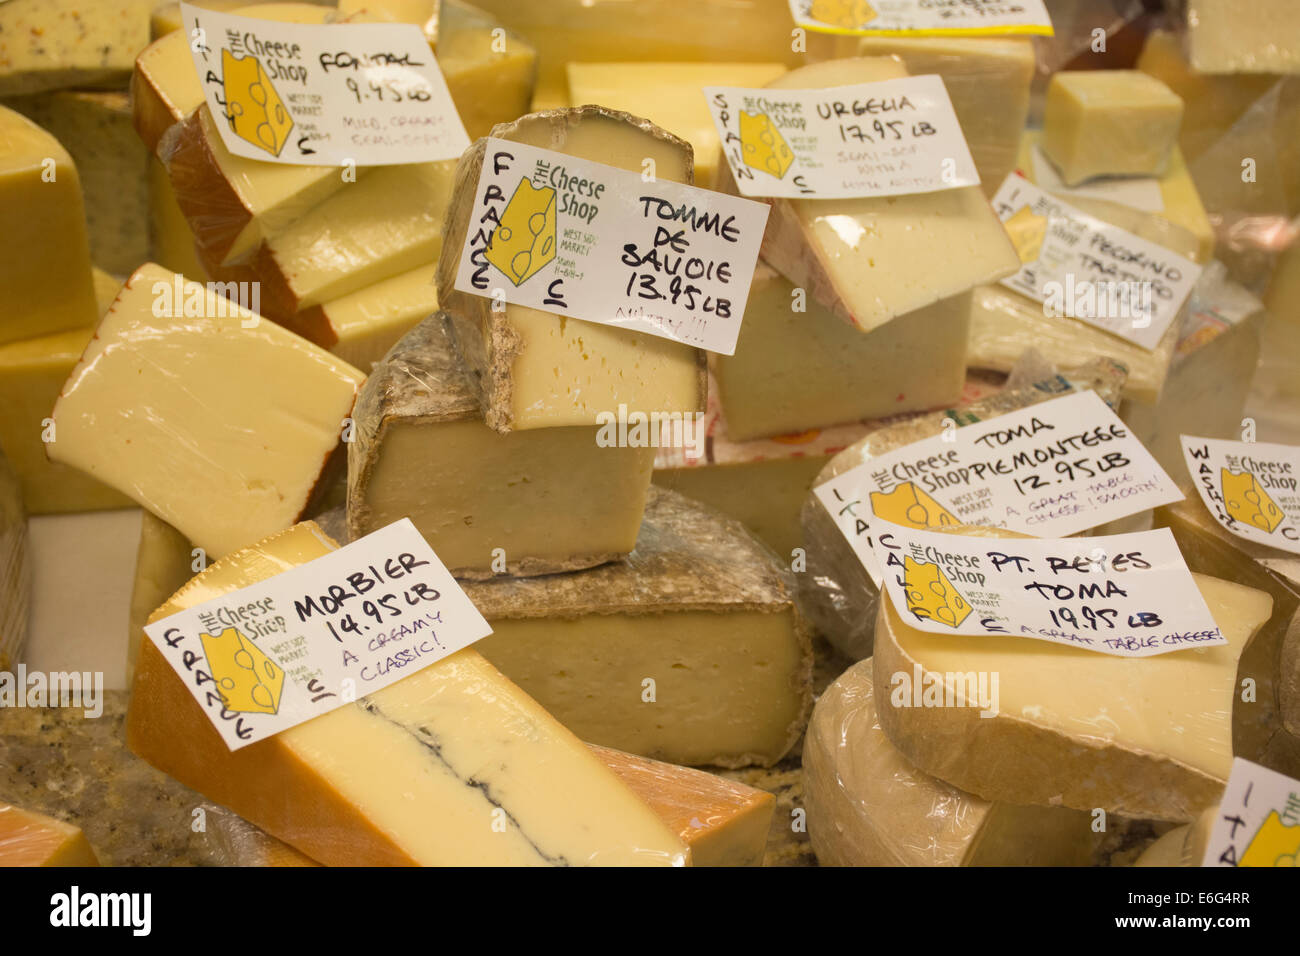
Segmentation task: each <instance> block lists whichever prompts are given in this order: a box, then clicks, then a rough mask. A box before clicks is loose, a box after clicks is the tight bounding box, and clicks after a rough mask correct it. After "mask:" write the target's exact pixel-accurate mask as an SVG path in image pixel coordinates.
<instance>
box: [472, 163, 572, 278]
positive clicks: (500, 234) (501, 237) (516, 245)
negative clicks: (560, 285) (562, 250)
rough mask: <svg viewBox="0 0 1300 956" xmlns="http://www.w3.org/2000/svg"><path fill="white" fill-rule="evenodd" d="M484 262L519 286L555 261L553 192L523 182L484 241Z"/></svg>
mask: <svg viewBox="0 0 1300 956" xmlns="http://www.w3.org/2000/svg"><path fill="white" fill-rule="evenodd" d="M486 255H487V261H488V262H490V263H492V264H493V265H494V266H496V267H497V268H498V269H500V270H501V271H502V272H503V273H504V274H505V277H506V278H507V279H509V280H510V281H511V282H513V283H514V284H515V285H521V284H522V283H524V282H526V281H527V280H528V279H529V277H531V276H534V275H536V274H537V273H538V271H540V270H541V269H542V268H544V267H545V266H546V264H547V263H548V262H550V261H551V260H552V259H554V258H555V190H554V189H552V188H551V187H550V186H543V187H541V188H540V189H538V188H537V187H535V186H534V185H533V184H532V183H531V182H529V181H528V180H527V179H521V180H520V181H519V188H518V189H516V190H515V194H514V195H513V196H511V197H510V202H508V203H506V208H505V210H504V211H503V212H502V213H501V225H499V226H497V227H496V229H495V230H494V231H493V233H492V238H491V239H490V240H489V241H488V247H487V253H486Z"/></svg>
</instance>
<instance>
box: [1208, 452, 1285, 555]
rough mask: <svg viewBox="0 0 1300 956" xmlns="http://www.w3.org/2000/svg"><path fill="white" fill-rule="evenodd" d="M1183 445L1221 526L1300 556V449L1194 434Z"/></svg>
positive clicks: (1209, 505)
mask: <svg viewBox="0 0 1300 956" xmlns="http://www.w3.org/2000/svg"><path fill="white" fill-rule="evenodd" d="M1182 442H1183V457H1184V458H1185V459H1186V461H1187V472H1188V474H1190V475H1191V476H1192V481H1194V482H1195V483H1196V490H1197V491H1198V492H1199V493H1200V495H1201V500H1202V501H1204V502H1205V507H1206V508H1207V509H1209V512H1210V514H1212V515H1214V519H1215V520H1216V521H1218V522H1219V524H1221V525H1223V527H1224V528H1226V529H1227V530H1228V531H1230V532H1232V533H1233V534H1235V535H1236V536H1237V537H1239V538H1245V539H1246V540H1247V541H1253V542H1255V543H1256V544H1265V545H1269V546H1271V547H1274V548H1281V549H1282V550H1283V551H1290V552H1292V553H1294V554H1300V448H1296V447H1295V446H1293V445H1273V444H1269V443H1267V442H1244V441H1224V440H1221V439H1217V438H1197V437H1195V436H1194V435H1183V436H1182Z"/></svg>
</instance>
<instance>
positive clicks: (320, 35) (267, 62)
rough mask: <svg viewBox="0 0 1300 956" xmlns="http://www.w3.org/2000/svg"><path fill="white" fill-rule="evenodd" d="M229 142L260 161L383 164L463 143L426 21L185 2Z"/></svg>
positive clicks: (205, 81) (208, 89) (416, 159)
mask: <svg viewBox="0 0 1300 956" xmlns="http://www.w3.org/2000/svg"><path fill="white" fill-rule="evenodd" d="M181 12H182V16H183V19H184V22H185V29H186V30H188V32H189V35H190V36H191V37H192V42H191V43H190V51H191V53H192V54H193V57H194V66H195V69H197V70H198V74H199V78H200V80H201V81H202V85H203V92H204V96H205V99H206V102H207V104H208V106H209V107H210V108H211V109H212V112H213V115H214V116H217V117H221V118H223V120H224V121H223V122H219V123H217V128H218V129H219V130H220V133H221V138H222V141H223V142H224V143H225V144H226V148H227V149H229V150H230V151H231V152H232V153H235V154H236V155H238V156H244V157H246V158H248V159H257V160H261V161H263V162H280V163H294V164H303V165H309V166H314V165H322V164H323V165H331V164H338V165H341V166H347V165H353V166H355V165H363V166H381V165H387V164H394V163H420V162H431V161H434V160H439V159H454V158H456V157H457V156H459V155H460V154H461V153H462V152H464V151H465V148H466V147H467V146H469V136H468V135H466V133H465V127H464V125H463V124H462V123H461V121H460V116H459V115H458V114H457V112H456V107H455V104H454V103H453V102H452V100H451V94H450V93H449V92H448V90H447V82H446V80H444V79H443V76H442V71H441V70H439V69H438V63H437V60H435V59H434V56H433V52H432V51H431V50H430V48H429V41H428V40H427V39H426V38H425V36H424V33H423V31H422V30H421V29H420V28H419V27H418V26H416V25H415V24H411V23H350V24H321V25H314V24H301V23H299V24H292V25H286V24H281V23H275V22H272V21H269V20H261V19H254V18H252V17H241V16H236V15H233V14H228V13H219V12H216V11H213V10H204V9H202V8H200V7H195V6H191V5H189V4H182V5H181Z"/></svg>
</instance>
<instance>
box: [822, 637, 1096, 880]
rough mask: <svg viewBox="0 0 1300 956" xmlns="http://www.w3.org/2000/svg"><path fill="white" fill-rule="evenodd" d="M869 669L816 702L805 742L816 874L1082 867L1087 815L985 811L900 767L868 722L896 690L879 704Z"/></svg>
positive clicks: (1056, 810)
mask: <svg viewBox="0 0 1300 956" xmlns="http://www.w3.org/2000/svg"><path fill="white" fill-rule="evenodd" d="M871 669H872V664H871V660H870V659H869V658H868V659H867V660H864V661H859V662H858V663H856V664H854V665H853V666H852V667H850V668H849V669H848V670H847V671H845V672H844V673H843V674H841V675H840V677H839V679H837V680H836V681H835V683H833V684H831V686H830V687H828V688H827V689H826V690H825V691H823V692H822V695H821V696H820V697H819V698H818V699H817V706H816V707H814V708H813V715H812V720H811V721H809V724H808V735H807V737H806V738H805V739H804V745H803V780H804V787H803V793H804V807H805V808H806V809H807V811H808V836H809V837H810V838H811V840H812V845H813V849H814V850H815V851H816V853H817V860H818V862H819V863H821V865H822V866H1087V865H1088V863H1089V861H1090V859H1091V856H1092V843H1093V840H1094V836H1093V834H1092V831H1091V829H1090V827H1089V822H1090V821H1089V817H1088V815H1087V814H1085V813H1080V812H1079V811H1077V810H1069V809H1066V808H1064V807H1035V806H1017V805H1015V804H1011V803H990V802H988V801H987V800H981V799H980V798H979V797H976V796H973V795H972V794H969V793H964V792H962V791H961V790H958V789H957V788H956V787H953V786H950V785H949V784H946V783H944V782H943V781H942V780H939V779H936V778H935V777H931V776H930V775H929V774H926V773H922V772H921V771H920V770H917V769H916V768H915V767H914V766H912V765H911V764H910V763H908V762H907V759H906V758H905V757H903V755H902V754H900V753H899V752H898V751H897V750H896V749H895V748H894V745H893V744H892V743H890V742H889V738H888V737H886V736H885V732H884V731H883V730H882V729H881V727H880V719H879V717H878V716H877V713H876V711H877V710H878V709H880V708H882V707H884V708H888V707H889V706H890V703H889V700H890V694H891V687H893V686H894V685H891V684H887V685H883V686H882V687H881V693H880V695H879V696H877V695H876V694H875V692H874V690H873V687H872V673H871ZM908 676H909V678H910V676H911V675H910V674H909V675H908ZM892 693H897V689H896V688H895V689H894V690H893V691H892Z"/></svg>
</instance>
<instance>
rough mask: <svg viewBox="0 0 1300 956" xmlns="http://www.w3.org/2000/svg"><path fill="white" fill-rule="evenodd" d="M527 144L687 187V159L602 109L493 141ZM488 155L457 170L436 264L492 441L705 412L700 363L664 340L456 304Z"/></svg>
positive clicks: (533, 123) (651, 128) (695, 354)
mask: <svg viewBox="0 0 1300 956" xmlns="http://www.w3.org/2000/svg"><path fill="white" fill-rule="evenodd" d="M493 135H494V136H496V137H498V138H500V139H505V140H508V141H511V142H520V143H527V144H529V145H532V146H538V147H541V148H543V149H550V150H554V151H556V152H559V153H563V154H565V155H569V156H578V157H581V158H583V159H590V160H594V161H596V162H599V163H604V164H606V165H609V166H616V167H618V168H620V169H630V170H638V171H639V170H640V169H641V168H642V165H641V164H642V162H643V161H644V160H646V159H651V160H653V161H654V163H655V168H656V169H657V171H658V172H657V175H658V176H659V178H660V179H664V180H670V181H672V182H681V183H688V184H689V183H690V182H691V156H690V147H689V146H688V145H687V144H686V143H685V142H683V141H682V140H680V139H678V138H677V137H675V136H672V135H671V134H669V133H665V132H664V131H663V130H661V129H659V128H658V127H657V126H655V125H653V124H652V123H650V122H649V121H647V120H639V119H637V118H635V117H633V116H631V115H629V114H627V113H620V112H616V111H613V110H606V109H604V108H601V107H578V108H575V109H566V110H555V111H550V112H545V113H533V114H530V115H528V116H524V117H521V118H520V119H519V120H517V121H516V122H514V123H510V124H507V125H504V126H501V127H498V128H497V129H495V130H493ZM486 147H487V144H486V143H484V142H479V143H476V144H475V145H474V146H472V147H471V148H470V149H469V150H468V151H467V152H466V153H465V155H464V156H463V157H461V160H460V164H459V165H458V166H457V167H456V181H455V184H454V185H453V187H452V206H451V209H450V210H449V212H448V214H447V221H446V225H445V227H444V229H443V233H444V237H445V241H444V242H443V247H442V257H441V258H440V259H439V260H438V301H439V302H440V303H441V304H442V308H443V309H444V310H446V312H447V313H448V314H449V315H450V316H451V318H452V323H453V326H454V330H455V344H456V349H457V351H458V352H459V354H460V356H461V358H462V360H463V361H464V362H465V364H466V366H467V368H468V369H469V371H470V374H471V381H472V383H473V385H474V388H475V391H476V392H477V393H478V395H479V402H480V404H481V405H482V407H483V411H484V417H485V419H486V421H487V424H488V426H489V427H491V428H495V429H496V430H497V431H511V430H524V429H529V428H544V427H552V426H562V425H591V424H593V423H595V422H596V421H597V416H598V415H600V413H601V412H607V413H609V414H616V413H617V411H618V409H619V407H620V406H626V407H627V411H628V413H629V414H630V413H646V414H649V413H650V412H665V413H673V412H681V413H691V412H696V411H702V410H703V408H704V401H705V387H706V386H705V380H704V368H703V363H704V356H703V354H702V353H701V352H700V351H699V350H698V349H695V348H692V347H691V346H689V345H684V344H682V343H681V342H674V341H670V340H668V339H664V338H659V337H657V336H653V335H647V334H645V333H643V332H634V331H630V330H628V329H621V328H615V327H613V326H609V325H601V324H599V323H594V322H582V321H577V320H575V319H568V318H564V317H561V316H558V315H553V314H551V313H549V312H541V311H539V310H537V309H530V308H526V307H524V306H519V305H507V306H506V307H505V308H504V309H502V310H499V311H498V310H496V309H494V307H493V302H492V300H491V299H489V298H484V297H483V296H479V295H471V294H469V293H466V292H458V291H456V289H455V281H456V271H457V269H458V267H459V264H460V257H461V252H462V250H463V249H464V246H465V242H466V239H467V237H468V235H469V227H470V220H471V217H473V218H475V219H476V218H477V214H476V213H475V210H474V199H475V195H476V187H477V184H478V179H479V172H480V170H481V169H482V165H483V157H484V154H485V151H486Z"/></svg>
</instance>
